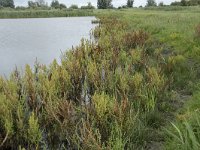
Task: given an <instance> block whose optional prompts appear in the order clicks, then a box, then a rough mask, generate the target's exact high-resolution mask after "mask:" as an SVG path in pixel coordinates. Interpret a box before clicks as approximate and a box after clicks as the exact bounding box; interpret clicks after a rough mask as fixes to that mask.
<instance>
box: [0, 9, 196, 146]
mask: <svg viewBox="0 0 200 150" xmlns="http://www.w3.org/2000/svg"><path fill="white" fill-rule="evenodd" d="M174 8H180V9H174ZM169 9H170V11H169ZM199 12H200V10H199V7H184V9H182V7H168V8H166V9H163V10H161V9H160V8H159V7H158V8H154V7H152V8H148V9H120V10H114V9H113V10H103V11H102V10H95V15H96V16H97V17H98V18H99V19H100V20H99V21H98V23H99V25H98V26H97V27H96V28H95V29H94V30H93V32H92V35H93V36H94V38H95V39H94V40H84V39H83V40H82V41H81V43H80V44H79V46H76V47H74V48H72V49H71V50H69V51H66V52H65V53H63V56H62V59H61V64H58V63H57V62H56V61H53V62H52V63H51V65H49V66H45V65H42V64H39V63H36V64H35V66H34V68H31V67H30V66H29V65H27V66H26V68H25V72H24V73H20V72H19V71H18V70H15V71H14V72H13V73H12V74H11V75H10V77H9V78H7V79H5V78H2V77H1V78H0V133H1V134H0V144H1V145H0V146H1V148H3V149H16V148H17V149H22V148H25V149H83V150H85V149H86V150H87V149H94V150H107V149H108V150H110V149H112V150H121V149H130V150H132V149H139V150H140V149H154V148H155V145H158V146H157V148H158V149H169V150H173V149H180V150H190V149H194V150H198V149H199V147H200V136H199V131H200V123H199V120H200V119H199V106H200V103H199V83H200V82H199V67H200V62H199V60H200V59H199V58H200V56H199V51H200V40H199V39H200V32H199V31H200V30H199V23H200V22H199V18H200V14H199ZM94 22H95V21H94Z"/></svg>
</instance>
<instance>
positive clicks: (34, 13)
mask: <svg viewBox="0 0 200 150" xmlns="http://www.w3.org/2000/svg"><path fill="white" fill-rule="evenodd" d="M78 16H94V13H93V10H80V9H78V10H76V9H63V10H55V9H54V10H34V9H25V10H0V18H4V19H5V18H50V17H78Z"/></svg>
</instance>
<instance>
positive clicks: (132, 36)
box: [124, 30, 149, 48]
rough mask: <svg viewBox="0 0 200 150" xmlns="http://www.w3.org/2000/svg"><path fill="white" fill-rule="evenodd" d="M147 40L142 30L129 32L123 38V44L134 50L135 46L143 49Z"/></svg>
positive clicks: (147, 36) (146, 35)
mask: <svg viewBox="0 0 200 150" xmlns="http://www.w3.org/2000/svg"><path fill="white" fill-rule="evenodd" d="M148 38H149V35H148V34H147V33H146V32H144V31H142V30H139V31H134V32H129V33H127V34H125V36H124V44H125V45H126V46H127V47H128V48H136V47H137V46H139V47H143V46H144V45H145V43H146V41H147V40H148Z"/></svg>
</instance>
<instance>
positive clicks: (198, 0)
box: [171, 0, 200, 6]
mask: <svg viewBox="0 0 200 150" xmlns="http://www.w3.org/2000/svg"><path fill="white" fill-rule="evenodd" d="M197 5H200V0H181V1H180V2H172V3H171V6H197Z"/></svg>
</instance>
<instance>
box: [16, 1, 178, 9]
mask: <svg viewBox="0 0 200 150" xmlns="http://www.w3.org/2000/svg"><path fill="white" fill-rule="evenodd" d="M27 1H28V0H14V2H15V5H16V6H26V5H27ZM33 1H35V0H33ZM45 1H46V2H48V4H50V3H51V1H52V0H45ZM126 1H127V0H113V5H114V6H115V7H117V6H121V5H124V4H126ZM161 1H162V2H164V4H170V3H171V2H173V1H178V0H156V2H157V3H159V2H161ZM59 2H60V3H64V4H66V5H67V6H70V5H71V4H78V5H79V6H82V5H86V4H87V2H91V3H92V4H93V5H94V6H96V3H97V0H59ZM145 4H146V0H135V2H134V6H140V5H143V6H144V5H145Z"/></svg>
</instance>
